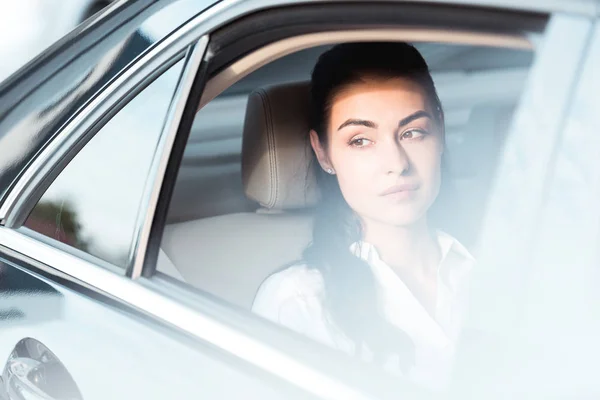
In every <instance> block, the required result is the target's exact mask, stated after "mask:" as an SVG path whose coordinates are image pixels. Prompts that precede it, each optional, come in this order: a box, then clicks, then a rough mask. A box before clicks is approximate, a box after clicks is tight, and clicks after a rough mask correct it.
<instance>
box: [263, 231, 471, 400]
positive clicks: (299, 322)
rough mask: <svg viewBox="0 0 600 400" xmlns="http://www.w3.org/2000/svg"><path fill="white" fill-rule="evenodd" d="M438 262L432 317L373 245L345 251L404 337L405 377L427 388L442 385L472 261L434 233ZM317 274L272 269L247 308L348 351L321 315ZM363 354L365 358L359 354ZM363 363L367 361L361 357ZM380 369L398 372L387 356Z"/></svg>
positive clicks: (298, 269)
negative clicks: (359, 262)
mask: <svg viewBox="0 0 600 400" xmlns="http://www.w3.org/2000/svg"><path fill="white" fill-rule="evenodd" d="M437 237H438V241H439V245H440V250H441V254H442V257H441V261H440V264H439V266H438V271H437V272H438V273H437V301H436V307H435V316H432V315H431V314H430V313H429V312H427V310H426V309H425V307H423V305H422V304H421V303H420V302H419V300H418V299H417V298H416V297H415V296H414V295H413V294H412V292H411V291H410V290H409V289H408V287H407V286H406V285H405V284H404V282H403V281H402V280H401V279H400V278H399V277H398V275H397V274H396V273H395V272H394V271H393V270H392V269H391V268H390V267H389V266H388V265H387V264H386V263H384V262H383V261H382V260H381V259H380V257H379V255H378V253H377V250H376V249H375V247H374V246H372V245H370V244H368V243H366V242H362V243H361V244H360V246H358V245H357V244H355V245H353V246H352V247H351V251H354V252H355V254H356V255H357V256H359V257H361V258H362V259H364V260H365V261H366V262H367V263H368V264H369V265H370V267H371V269H372V271H373V274H374V276H375V279H376V282H377V283H378V286H379V290H380V296H381V297H380V298H381V299H382V300H383V301H382V309H383V311H384V315H385V317H386V318H387V319H388V321H389V322H390V323H392V324H394V325H396V326H397V327H398V328H400V329H402V330H403V331H404V332H406V333H407V334H408V336H410V338H411V339H412V341H413V343H414V345H415V365H414V367H413V368H412V369H411V370H410V372H409V378H410V379H411V380H413V381H415V382H418V383H420V384H423V385H426V386H428V387H430V388H434V389H435V388H441V387H444V386H445V385H446V384H447V379H448V378H449V374H450V371H451V365H452V359H453V355H454V347H455V343H456V341H457V339H458V335H459V333H460V328H461V325H462V322H463V320H464V317H465V313H466V306H467V293H468V287H467V286H468V281H469V276H470V275H471V274H470V272H471V269H472V267H473V265H474V259H473V257H472V256H471V255H470V254H469V252H468V251H467V250H466V249H465V248H464V247H463V246H462V245H461V244H460V243H459V242H458V241H457V240H456V239H454V238H453V237H452V236H450V235H448V234H445V233H443V232H439V231H438V233H437ZM323 299H324V289H323V279H322V276H321V273H320V272H319V271H318V270H316V269H313V268H309V267H308V266H307V265H305V264H297V265H294V266H291V267H289V268H286V269H285V270H283V271H281V272H278V273H275V274H273V275H271V276H270V277H269V278H267V279H266V280H265V281H264V282H263V284H262V285H261V286H260V288H259V290H258V293H257V295H256V298H255V299H254V304H253V306H252V311H254V312H255V313H257V314H259V315H261V316H263V317H265V318H267V319H269V320H272V321H274V322H277V323H279V324H281V325H284V326H286V327H288V328H290V329H292V330H294V331H297V332H298V333H301V334H304V335H306V336H308V337H310V338H312V339H314V340H316V341H319V342H321V343H324V344H326V345H329V346H332V347H334V348H336V349H339V350H342V351H345V352H347V353H350V354H354V344H353V343H352V341H350V340H349V339H348V338H347V337H345V336H344V335H343V333H342V332H341V331H340V330H339V329H337V328H336V327H335V326H333V325H332V323H331V322H330V321H329V319H328V318H327V311H326V308H325V305H324V300H323ZM365 358H368V357H365ZM365 361H369V360H365ZM386 369H388V370H390V371H392V372H395V373H398V374H401V372H400V369H399V367H398V364H397V363H396V362H394V361H393V360H390V362H388V363H387V364H386Z"/></svg>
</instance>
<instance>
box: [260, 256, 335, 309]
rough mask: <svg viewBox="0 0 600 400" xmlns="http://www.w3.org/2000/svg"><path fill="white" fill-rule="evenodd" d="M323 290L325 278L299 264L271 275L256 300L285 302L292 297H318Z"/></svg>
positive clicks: (316, 271) (261, 287)
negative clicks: (266, 299) (263, 298)
mask: <svg viewBox="0 0 600 400" xmlns="http://www.w3.org/2000/svg"><path fill="white" fill-rule="evenodd" d="M322 289H323V277H322V275H321V272H320V271H319V270H317V269H314V268H310V267H308V266H307V265H306V264H303V263H298V264H294V265H292V266H290V267H287V268H285V269H283V270H281V271H278V272H276V273H274V274H272V275H270V276H269V277H268V278H267V279H265V280H264V281H263V283H262V284H261V285H260V287H259V288H258V292H257V294H256V298H255V301H254V302H255V303H256V300H257V299H259V298H261V297H265V296H267V297H269V298H270V300H279V301H281V300H285V299H288V298H292V297H303V296H311V295H318V294H319V293H320V292H321V291H322Z"/></svg>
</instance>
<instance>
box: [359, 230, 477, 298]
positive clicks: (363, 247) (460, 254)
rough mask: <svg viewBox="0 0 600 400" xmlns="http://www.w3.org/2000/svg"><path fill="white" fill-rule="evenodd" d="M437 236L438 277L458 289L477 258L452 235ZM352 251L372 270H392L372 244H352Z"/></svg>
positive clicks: (362, 242)
mask: <svg viewBox="0 0 600 400" xmlns="http://www.w3.org/2000/svg"><path fill="white" fill-rule="evenodd" d="M436 235H437V239H438V243H439V246H440V251H441V258H440V263H439V265H438V276H440V278H441V279H442V281H443V282H444V284H445V285H447V286H448V287H449V288H453V287H456V285H457V284H458V283H459V281H461V280H462V278H463V277H464V275H465V274H466V273H468V272H469V271H470V270H471V268H472V266H473V264H474V263H475V258H473V256H472V255H471V253H469V251H468V250H467V249H466V248H465V247H464V246H463V245H462V244H461V243H460V242H459V241H458V240H457V239H456V238H454V237H452V236H451V235H449V234H447V233H445V232H442V231H439V230H438V231H436ZM350 251H351V252H352V253H353V254H354V255H355V256H357V257H360V258H362V259H363V260H365V261H366V262H367V263H369V265H370V266H371V268H381V267H384V268H390V267H389V266H388V265H387V264H385V263H384V262H383V260H382V259H381V258H380V256H379V252H378V251H377V249H376V248H375V246H374V245H372V244H371V243H368V242H365V241H359V242H355V243H352V245H350Z"/></svg>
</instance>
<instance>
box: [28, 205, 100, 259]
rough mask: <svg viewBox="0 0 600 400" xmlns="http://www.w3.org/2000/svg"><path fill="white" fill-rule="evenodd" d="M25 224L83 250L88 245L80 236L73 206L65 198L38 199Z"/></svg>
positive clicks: (79, 228) (85, 249)
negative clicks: (58, 199) (57, 199)
mask: <svg viewBox="0 0 600 400" xmlns="http://www.w3.org/2000/svg"><path fill="white" fill-rule="evenodd" d="M25 226H26V227H28V228H29V229H33V230H34V231H36V232H39V233H41V234H43V235H45V236H48V237H51V238H53V239H55V240H58V241H60V242H63V243H66V244H68V245H70V246H73V247H76V248H78V249H81V250H83V251H88V249H89V247H90V244H89V242H88V241H87V240H86V239H84V238H83V236H82V229H81V224H80V222H79V219H78V218H77V212H76V211H75V208H74V207H73V205H72V204H71V203H70V202H68V201H66V200H64V201H56V202H54V201H40V202H39V203H38V204H37V205H36V206H35V208H34V209H33V211H32V212H31V214H29V217H28V218H27V221H25Z"/></svg>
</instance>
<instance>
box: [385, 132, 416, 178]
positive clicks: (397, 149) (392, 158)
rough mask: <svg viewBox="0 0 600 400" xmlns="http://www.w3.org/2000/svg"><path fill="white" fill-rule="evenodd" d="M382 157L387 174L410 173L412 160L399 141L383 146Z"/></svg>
mask: <svg viewBox="0 0 600 400" xmlns="http://www.w3.org/2000/svg"><path fill="white" fill-rule="evenodd" d="M380 157H381V161H382V163H383V167H384V170H385V172H386V173H387V174H395V175H406V174H407V173H408V172H409V171H410V159H409V157H408V154H407V153H406V149H404V146H402V144H401V143H400V141H399V140H393V141H392V140H391V141H389V142H388V143H385V145H384V146H381V154H380Z"/></svg>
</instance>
